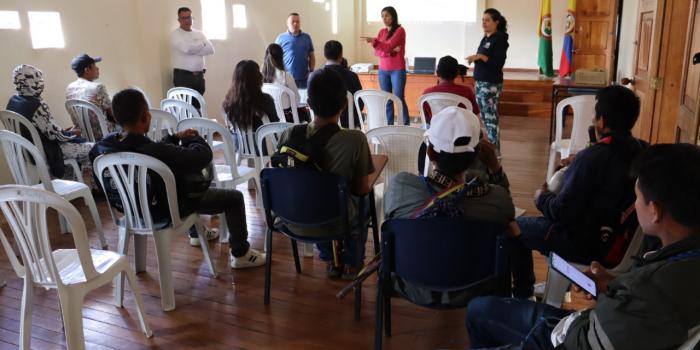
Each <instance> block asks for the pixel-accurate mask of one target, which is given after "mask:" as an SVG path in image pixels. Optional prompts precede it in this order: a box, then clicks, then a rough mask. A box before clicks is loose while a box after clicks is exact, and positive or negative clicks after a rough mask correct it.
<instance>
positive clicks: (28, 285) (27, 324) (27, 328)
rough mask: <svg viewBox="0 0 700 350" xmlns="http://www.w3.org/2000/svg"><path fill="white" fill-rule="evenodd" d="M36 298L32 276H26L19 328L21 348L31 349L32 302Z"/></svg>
mask: <svg viewBox="0 0 700 350" xmlns="http://www.w3.org/2000/svg"><path fill="white" fill-rule="evenodd" d="M33 299H34V283H32V279H31V276H26V275H25V276H24V290H23V291H22V309H21V310H22V311H21V316H20V317H21V318H20V329H19V348H20V349H22V350H29V349H30V344H31V339H32V303H33Z"/></svg>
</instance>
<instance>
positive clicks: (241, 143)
mask: <svg viewBox="0 0 700 350" xmlns="http://www.w3.org/2000/svg"><path fill="white" fill-rule="evenodd" d="M222 114H223V115H224V120H225V121H226V126H227V127H228V128H229V129H231V130H233V132H234V133H236V136H237V137H236V141H237V142H238V148H237V149H238V161H239V162H240V161H241V160H244V159H252V161H253V164H254V166H255V176H256V179H260V171H262V168H263V164H265V163H267V162H268V161H269V159H270V155H269V152H268V155H266V156H265V155H262V154H258V152H256V150H255V132H253V128H252V127H248V128H247V129H246V130H243V129H241V128H239V127H238V125H236V124H235V123H231V122H230V121H229V119H228V116H227V115H226V113H223V112H222ZM262 119H263V125H265V124H270V120H269V119H268V118H267V116H264V117H263V118H262ZM261 151H262V150H261ZM249 188H250V187H249ZM255 194H256V196H255V206H256V207H258V208H262V207H263V203H262V191H261V189H260V181H255Z"/></svg>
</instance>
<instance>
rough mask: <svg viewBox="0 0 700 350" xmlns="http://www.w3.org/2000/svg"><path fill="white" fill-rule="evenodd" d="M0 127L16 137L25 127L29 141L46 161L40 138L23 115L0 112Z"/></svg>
mask: <svg viewBox="0 0 700 350" xmlns="http://www.w3.org/2000/svg"><path fill="white" fill-rule="evenodd" d="M0 127H2V128H3V129H5V130H9V131H12V132H13V133H15V134H17V135H22V127H25V128H26V129H27V131H29V135H30V137H31V140H29V141H30V142H31V143H32V144H34V146H36V148H37V149H38V150H39V153H41V155H42V157H44V159H46V154H45V153H44V145H43V143H42V142H41V136H39V132H38V131H37V130H36V128H35V127H34V125H33V124H32V123H31V122H30V121H29V120H27V118H25V117H24V116H23V115H21V114H19V113H15V112H13V111H0Z"/></svg>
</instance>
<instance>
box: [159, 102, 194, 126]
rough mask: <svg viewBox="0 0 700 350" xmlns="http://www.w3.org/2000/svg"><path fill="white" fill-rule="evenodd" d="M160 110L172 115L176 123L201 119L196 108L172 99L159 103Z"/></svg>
mask: <svg viewBox="0 0 700 350" xmlns="http://www.w3.org/2000/svg"><path fill="white" fill-rule="evenodd" d="M160 109H161V110H163V111H166V112H168V113H170V114H172V115H174V116H175V118H177V121H181V120H184V119H189V118H201V117H202V115H201V114H199V111H198V110H197V108H194V106H192V105H191V104H189V103H187V102H185V101H181V100H176V99H172V98H166V99H164V100H162V101H160Z"/></svg>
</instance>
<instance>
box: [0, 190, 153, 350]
mask: <svg viewBox="0 0 700 350" xmlns="http://www.w3.org/2000/svg"><path fill="white" fill-rule="evenodd" d="M0 207H1V208H2V212H3V214H4V215H5V218H6V219H7V221H8V223H9V225H10V227H11V229H12V233H13V235H14V239H15V242H16V243H17V246H18V248H19V249H18V250H19V253H20V256H21V257H22V262H19V261H18V259H17V257H16V253H15V251H14V249H13V248H12V246H11V245H10V244H9V242H8V241H7V239H6V238H5V235H4V234H3V235H0V241H2V245H3V247H4V248H5V253H7V256H8V257H9V259H10V262H11V264H12V267H13V269H14V270H15V272H16V273H17V276H19V277H20V278H22V279H24V291H23V293H22V308H21V320H20V341H19V347H20V348H21V349H29V348H30V341H31V327H32V302H33V296H34V292H33V289H34V286H39V287H43V288H45V289H57V290H58V298H59V301H60V303H61V313H62V316H63V329H64V331H65V334H66V345H67V347H68V349H84V348H85V338H84V335H83V317H82V309H83V301H84V298H85V295H86V294H87V293H89V292H90V291H92V290H94V289H96V288H99V287H102V286H104V285H105V284H109V283H110V282H111V280H112V279H113V278H114V277H115V276H117V274H120V273H122V272H126V276H127V278H128V280H129V285H130V286H131V290H132V291H133V294H134V299H135V300H136V312H137V314H138V317H139V322H140V324H141V329H142V330H143V332H144V333H145V334H146V337H149V338H150V337H151V336H152V335H153V333H152V332H151V329H150V327H149V326H148V323H147V322H146V318H145V312H144V307H143V300H142V299H141V291H140V289H139V286H138V284H137V283H136V277H135V275H134V272H133V271H132V270H131V267H130V266H129V263H128V261H127V259H126V257H125V256H124V255H120V254H117V253H115V252H110V251H105V250H94V249H90V247H89V246H88V240H87V234H86V232H85V224H84V223H83V220H82V217H81V216H80V213H79V212H78V210H77V209H75V207H74V206H72V205H71V204H70V203H69V202H68V201H66V200H65V199H64V198H61V197H60V196H58V195H56V194H54V193H52V192H49V191H46V190H43V189H39V188H33V187H28V186H20V185H5V186H0ZM48 209H54V210H56V211H58V213H59V215H61V216H63V217H65V218H66V220H67V221H68V224H69V225H70V227H71V230H72V232H73V241H74V243H75V249H58V250H52V248H51V244H50V240H49V230H48V227H47V217H46V216H47V215H46V212H47V210H48ZM121 288H122V292H121V293H118V294H119V295H120V296H119V297H116V298H115V304H116V305H117V307H123V305H124V304H123V302H124V299H123V298H122V297H121V295H123V285H122V286H121Z"/></svg>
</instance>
